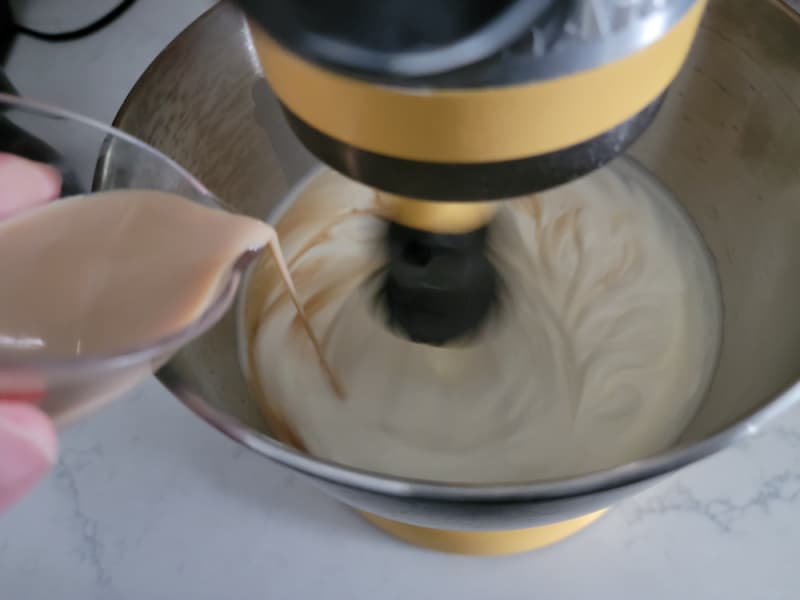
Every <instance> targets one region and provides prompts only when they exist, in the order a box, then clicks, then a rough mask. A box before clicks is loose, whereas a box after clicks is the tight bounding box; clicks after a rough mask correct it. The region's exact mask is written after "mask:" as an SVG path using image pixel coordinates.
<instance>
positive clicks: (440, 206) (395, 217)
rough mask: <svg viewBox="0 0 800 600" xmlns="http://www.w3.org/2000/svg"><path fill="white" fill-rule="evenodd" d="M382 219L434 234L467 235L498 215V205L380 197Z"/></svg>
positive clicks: (390, 196)
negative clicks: (496, 213)
mask: <svg viewBox="0 0 800 600" xmlns="http://www.w3.org/2000/svg"><path fill="white" fill-rule="evenodd" d="M379 198H380V200H379V206H380V210H381V213H382V216H383V217H385V218H387V219H389V220H390V221H393V222H395V223H398V224H400V225H405V226H406V227H411V228H413V229H418V230H420V231H429V232H431V233H467V232H469V231H474V230H475V229H479V228H480V227H483V226H484V225H486V224H487V223H489V221H491V220H492V217H494V214H495V212H497V203H496V202H439V201H431V200H418V199H416V198H404V197H402V196H394V195H392V194H387V193H383V192H381V193H380V196H379Z"/></svg>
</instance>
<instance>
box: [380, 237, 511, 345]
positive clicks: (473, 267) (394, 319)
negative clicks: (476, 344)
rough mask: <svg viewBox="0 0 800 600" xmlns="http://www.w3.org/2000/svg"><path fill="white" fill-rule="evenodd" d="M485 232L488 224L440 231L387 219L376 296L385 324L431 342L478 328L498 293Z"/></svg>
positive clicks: (438, 342) (464, 335) (462, 336)
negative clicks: (459, 230) (381, 277)
mask: <svg viewBox="0 0 800 600" xmlns="http://www.w3.org/2000/svg"><path fill="white" fill-rule="evenodd" d="M488 234H489V228H488V226H484V227H481V228H479V229H475V230H473V231H469V232H466V233H457V234H443V233H432V232H429V231H422V230H419V229H414V228H411V227H407V226H405V225H400V224H398V223H389V225H388V228H387V233H386V238H385V240H386V245H387V254H388V264H387V267H386V272H385V275H384V281H383V283H382V286H381V289H380V293H379V297H378V299H379V302H380V303H382V305H383V308H384V310H385V314H386V316H387V320H388V323H389V325H390V326H391V327H392V328H393V329H395V330H397V331H399V332H400V333H401V334H402V335H404V336H406V337H408V338H409V339H411V340H412V341H415V342H419V343H424V344H430V345H434V346H441V345H444V344H446V343H448V342H452V341H456V340H462V339H465V338H469V337H471V336H474V335H475V334H477V332H478V331H479V330H480V328H481V326H482V325H483V324H484V323H485V322H486V320H487V318H488V317H489V315H490V313H491V311H492V309H493V307H495V306H496V303H497V299H498V287H499V279H498V275H497V272H496V270H495V268H494V266H493V265H492V263H491V260H490V258H489V253H488V251H487V241H488Z"/></svg>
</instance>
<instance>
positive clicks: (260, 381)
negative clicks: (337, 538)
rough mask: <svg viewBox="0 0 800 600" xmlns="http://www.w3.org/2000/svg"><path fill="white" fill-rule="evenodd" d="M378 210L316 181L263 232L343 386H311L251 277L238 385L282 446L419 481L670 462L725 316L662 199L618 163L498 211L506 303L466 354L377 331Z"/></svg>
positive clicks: (339, 184)
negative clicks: (247, 381) (340, 390)
mask: <svg viewBox="0 0 800 600" xmlns="http://www.w3.org/2000/svg"><path fill="white" fill-rule="evenodd" d="M381 210H382V207H381V205H380V201H379V199H378V198H377V197H376V194H375V193H374V191H373V190H371V189H369V188H367V187H364V186H362V185H360V184H358V183H356V182H353V181H351V180H348V179H346V178H345V177H343V176H341V175H339V174H337V173H334V172H332V171H330V170H320V171H317V172H315V173H314V174H313V175H312V176H311V177H310V178H308V179H306V180H305V181H304V182H303V183H302V184H301V185H300V186H298V188H297V189H296V190H295V191H294V193H293V194H292V196H291V197H290V198H289V199H288V201H287V203H286V205H285V206H284V207H283V211H282V214H280V215H278V217H277V219H276V222H275V226H276V229H277V231H278V234H279V237H280V240H281V245H282V248H283V252H284V255H285V256H286V259H287V262H288V264H289V266H290V269H291V272H292V275H293V278H294V281H295V284H296V287H297V290H298V292H299V294H300V296H301V299H302V302H303V304H304V306H305V309H306V311H307V313H308V317H309V318H310V320H311V324H312V327H313V329H314V330H315V331H316V332H317V334H318V336H320V337H321V339H322V345H323V348H324V352H325V355H326V357H327V359H328V361H329V362H330V364H331V366H332V368H333V370H334V372H335V373H336V374H337V376H338V378H339V379H340V381H341V382H342V384H343V386H344V388H345V392H346V399H344V400H341V399H339V398H337V397H336V395H335V394H334V392H333V391H332V390H331V388H330V385H329V384H328V382H327V380H326V379H325V377H324V376H323V374H322V373H321V371H320V370H319V369H318V368H317V364H318V363H317V361H316V358H315V356H314V354H313V348H312V347H311V344H310V342H309V340H308V339H307V337H306V336H305V335H304V333H303V329H302V327H301V326H300V324H299V321H298V318H297V315H296V312H295V310H294V308H293V306H292V304H291V302H290V301H289V298H288V296H287V293H286V290H285V287H284V286H283V285H282V283H281V281H280V279H279V275H278V273H277V270H276V269H275V268H274V267H273V266H272V265H271V264H270V263H262V264H261V265H259V267H258V269H257V270H256V271H255V272H254V273H252V275H251V279H250V281H251V283H250V287H249V293H248V297H247V302H246V307H245V312H244V323H245V330H244V338H245V339H246V340H247V344H248V350H249V351H248V352H246V353H245V354H246V356H247V359H246V360H247V363H248V364H247V365H246V367H247V368H246V370H247V371H248V373H249V375H250V377H251V380H252V381H253V383H254V386H255V387H256V388H257V390H258V392H259V396H260V398H261V402H262V407H263V408H264V414H265V416H266V417H267V420H268V421H270V423H271V424H272V425H273V427H274V429H275V430H276V431H278V432H283V434H282V437H283V441H287V442H289V443H293V444H295V445H296V446H299V447H301V448H303V449H305V450H307V451H308V452H310V453H312V454H314V455H317V456H320V457H323V458H326V459H329V460H333V461H336V462H340V463H343V464H346V465H349V466H353V467H358V468H362V469H367V470H371V471H377V472H381V473H386V474H392V475H399V476H405V477H412V478H416V479H426V480H435V481H443V482H462V483H500V482H506V483H508V482H532V481H537V480H545V479H554V478H563V477H570V476H575V475H579V474H585V473H589V472H593V471H597V470H601V469H605V468H609V467H613V466H616V465H620V464H623V463H626V462H629V461H631V460H636V459H640V458H643V457H645V456H648V455H650V454H652V453H654V452H657V451H659V450H662V449H664V448H665V447H667V446H669V445H670V444H671V443H673V442H674V441H675V440H676V438H677V437H678V436H679V435H680V433H681V432H682V430H683V429H684V428H685V426H686V424H687V423H688V421H689V420H690V419H691V417H692V415H693V414H694V413H695V411H696V409H697V407H698V404H699V402H700V401H701V399H702V396H703V393H704V392H705V390H706V388H707V386H708V383H709V379H710V376H711V373H712V371H713V367H714V365H715V361H716V355H717V349H718V345H719V335H720V319H721V310H720V303H719V294H718V290H717V285H716V277H715V273H714V270H713V266H712V264H711V261H710V258H709V256H708V254H707V252H706V251H705V248H704V245H703V243H702V241H701V240H700V239H699V237H698V234H697V232H696V230H695V229H694V227H693V226H692V225H691V223H690V222H689V221H688V219H687V217H686V216H685V215H684V214H683V212H682V211H681V210H680V209H679V208H678V207H677V206H675V205H674V203H673V201H672V199H671V197H670V196H669V195H668V194H667V193H666V192H665V191H664V190H663V189H662V188H661V187H660V186H659V185H658V184H657V183H655V182H654V181H653V180H652V179H651V178H650V176H649V175H648V174H647V173H646V172H644V171H643V170H641V169H640V168H639V167H638V166H636V165H635V164H633V163H631V162H629V161H626V160H620V161H617V162H616V163H615V164H614V166H613V167H612V168H605V169H602V170H600V171H597V172H595V173H593V174H592V175H589V176H588V177H584V178H582V179H580V180H578V181H575V182H573V183H570V184H568V185H565V186H562V187H560V188H557V189H554V190H551V191H548V192H545V193H542V194H539V195H535V196H529V197H523V198H519V199H517V200H514V201H510V202H506V203H504V204H503V205H502V208H501V209H500V211H499V213H498V217H497V222H496V223H495V226H494V229H493V232H492V237H491V239H490V248H491V255H492V260H493V261H494V263H495V265H496V267H497V269H498V272H499V274H500V277H501V279H502V281H503V290H504V291H503V294H502V298H501V300H500V305H499V308H498V310H497V311H496V314H494V315H493V316H492V317H491V319H490V321H489V322H488V323H487V325H486V326H485V327H484V328H483V330H482V331H481V333H480V335H479V336H478V337H477V339H474V340H471V341H469V342H467V343H463V344H460V345H454V346H450V347H444V348H437V347H431V346H426V345H420V344H414V343H412V342H410V341H408V340H406V339H404V338H402V337H399V336H397V335H395V334H394V333H393V332H391V331H389V330H387V328H386V326H385V324H384V320H383V318H382V317H381V316H380V315H377V314H376V311H377V310H379V308H377V307H376V304H375V302H374V297H375V292H376V281H377V277H376V272H377V271H378V270H379V269H380V267H381V265H382V263H383V260H384V259H383V255H382V252H381V246H380V238H381V235H382V232H383V223H382V221H381V219H380V218H379V215H380V214H381Z"/></svg>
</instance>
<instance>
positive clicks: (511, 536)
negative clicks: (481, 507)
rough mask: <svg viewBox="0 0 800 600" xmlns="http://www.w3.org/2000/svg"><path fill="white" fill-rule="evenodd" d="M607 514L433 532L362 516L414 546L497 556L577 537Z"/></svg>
mask: <svg viewBox="0 0 800 600" xmlns="http://www.w3.org/2000/svg"><path fill="white" fill-rule="evenodd" d="M605 512H606V509H603V510H598V511H597V512H593V513H589V514H588V515H583V516H581V517H576V518H574V519H568V520H566V521H559V522H558V523H550V524H549V525H540V526H538V527H530V528H528V529H511V530H506V531H453V530H449V529H432V528H430V527H420V526H419V525H409V524H408V523H401V522H399V521H392V520H391V519H385V518H384V517H379V516H377V515H373V514H371V513H366V512H362V513H361V516H363V517H364V518H365V519H366V520H367V521H369V522H370V523H372V524H373V525H375V526H376V527H379V528H380V529H382V530H383V531H385V532H386V533H388V534H389V535H392V536H394V537H396V538H399V539H401V540H403V541H404V542H408V543H410V544H414V545H415V546H421V547H423V548H429V549H431V550H438V551H439V552H451V553H454V554H469V555H473V556H497V555H501V554H516V553H518V552H527V551H529V550H536V549H538V548H543V547H544V546H549V545H550V544H553V543H555V542H558V541H561V540H563V539H565V538H568V537H569V536H571V535H573V534H575V533H577V532H578V531H580V530H581V529H583V528H584V527H586V526H587V525H590V524H591V523H593V522H594V521H596V520H597V519H598V518H600V517H601V516H602V515H603V514H604V513H605Z"/></svg>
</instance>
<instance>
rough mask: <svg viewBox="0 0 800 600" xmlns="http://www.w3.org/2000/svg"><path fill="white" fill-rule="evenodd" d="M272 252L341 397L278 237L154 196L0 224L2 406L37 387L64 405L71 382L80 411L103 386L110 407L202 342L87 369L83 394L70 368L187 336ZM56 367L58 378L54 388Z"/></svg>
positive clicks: (112, 197) (90, 199)
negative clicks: (250, 263)
mask: <svg viewBox="0 0 800 600" xmlns="http://www.w3.org/2000/svg"><path fill="white" fill-rule="evenodd" d="M266 247H269V250H270V253H271V255H272V257H273V259H274V260H275V264H276V265H277V267H278V270H279V272H280V276H281V279H282V280H283V283H284V285H285V286H286V288H287V291H288V292H289V296H290V297H291V300H292V303H293V305H294V307H295V309H296V310H297V315H298V317H299V320H300V322H301V324H302V326H303V329H304V331H305V333H306V334H307V335H308V337H309V339H310V341H311V343H312V346H313V348H314V351H315V353H316V355H317V357H318V361H319V364H320V367H321V369H322V371H323V373H324V375H325V377H326V378H327V380H328V381H329V382H330V385H331V388H332V390H333V392H334V393H335V394H336V396H337V397H340V398H341V397H343V392H342V387H341V385H340V383H339V381H338V380H337V378H336V377H335V375H334V373H333V371H332V370H331V368H330V366H329V364H328V362H327V360H326V359H325V357H324V356H323V353H322V348H321V345H320V344H319V341H318V339H317V337H316V336H315V334H314V332H313V330H312V328H311V324H310V322H309V320H308V318H307V316H306V312H305V310H304V308H303V305H302V302H301V301H300V299H299V298H298V296H297V291H296V288H295V286H294V282H293V281H292V277H291V274H290V273H289V270H288V268H287V266H286V262H285V261H284V258H283V254H282V252H281V249H280V244H279V241H278V237H277V233H276V232H275V230H274V229H273V228H272V227H270V226H269V225H267V224H266V223H264V222H262V221H259V220H256V219H252V218H249V217H244V216H241V215H233V214H230V213H226V212H223V211H220V210H214V209H211V208H206V207H203V206H201V205H199V204H197V203H193V202H191V201H189V200H186V199H184V198H182V197H180V196H176V195H173V194H168V193H164V192H156V191H148V190H117V191H110V192H101V193H96V194H90V195H86V196H78V197H72V198H65V199H62V200H59V201H57V202H54V203H51V204H49V205H47V206H44V207H40V208H38V209H34V210H31V211H28V212H25V213H23V214H21V215H18V216H15V217H12V218H10V219H8V220H5V221H2V222H0V281H2V282H4V285H2V286H0V397H2V396H4V395H5V396H8V397H16V396H17V395H19V394H20V393H21V392H25V391H27V390H26V389H22V388H27V387H29V386H32V385H33V386H34V387H36V388H37V389H39V390H41V393H42V395H44V396H47V395H48V394H56V395H57V394H59V393H60V392H59V391H57V390H58V389H59V386H60V387H64V386H65V384H64V381H63V380H64V379H67V380H68V381H69V383H68V385H67V386H66V387H68V388H69V390H70V391H69V396H70V399H72V398H73V396H74V397H75V398H77V399H80V398H81V396H82V395H84V394H92V393H96V392H97V389H98V381H100V380H104V379H103V378H105V380H104V381H105V383H106V387H105V388H103V389H104V390H105V392H106V395H107V396H108V395H112V392H111V391H110V390H113V395H118V394H119V393H121V391H124V389H127V388H129V387H132V385H133V384H134V383H136V382H137V381H138V380H140V379H141V378H142V377H143V376H145V375H146V374H148V373H150V372H151V371H152V370H153V369H156V368H158V367H159V366H160V364H163V362H164V361H166V359H167V358H169V355H170V354H171V353H172V352H174V351H176V350H177V349H178V346H179V345H180V344H184V343H187V342H188V341H190V339H191V338H192V337H194V335H198V334H199V333H202V330H198V331H196V332H194V333H193V334H192V335H187V337H185V339H184V338H182V339H181V340H180V344H178V345H176V344H175V343H174V342H173V343H172V345H167V346H168V347H165V354H164V355H157V356H155V357H153V356H151V355H148V357H146V358H143V359H142V362H143V364H142V365H139V368H137V369H135V373H133V372H132V370H131V369H128V370H124V369H121V370H119V371H118V372H111V373H110V372H108V371H113V368H111V367H109V369H108V371H106V372H102V373H101V372H100V371H98V370H97V369H90V370H89V371H87V374H86V375H85V376H83V377H84V379H83V380H81V381H79V382H78V384H76V383H75V382H76V380H77V379H76V378H78V377H79V375H76V373H79V372H80V368H75V369H70V368H69V366H70V365H71V364H77V363H71V362H70V361H71V360H74V359H94V358H97V359H103V358H108V357H119V356H126V355H131V354H134V353H137V352H140V351H142V350H146V349H147V348H154V347H158V346H160V345H163V344H165V340H169V339H171V337H172V336H176V335H178V336H179V334H180V333H181V332H186V331H188V330H189V329H191V328H192V325H194V324H195V323H196V322H197V321H198V320H202V319H203V318H204V317H205V316H206V311H208V310H209V308H210V307H211V306H212V305H214V303H215V302H216V301H218V300H219V298H220V297H221V294H222V292H223V291H224V289H225V287H226V285H228V284H230V281H231V277H232V268H233V265H234V264H235V263H236V261H237V260H238V259H239V258H240V257H241V256H242V255H244V254H246V253H248V252H251V251H254V250H261V249H265V248H266ZM211 324H212V323H209V326H210V325H211ZM179 337H180V336H179ZM90 362H91V361H90ZM4 363H5V364H4ZM53 364H58V365H59V366H60V368H61V370H60V371H59V373H60V375H59V377H60V380H59V381H54V379H53V376H52V369H51V367H52V365H53ZM82 364H86V361H84V362H83V363H82ZM65 365H66V366H67V369H66V371H67V372H69V373H70V374H69V375H67V376H66V377H65V376H64V375H63V373H64V369H63V367H64V366H65ZM123 371H124V372H123ZM23 372H24V374H25V377H24V378H21V377H20V376H19V374H20V373H23ZM123 381H124V385H123V383H122V382H123ZM31 382H33V383H31ZM100 387H102V386H100ZM76 388H77V391H76ZM23 395H24V394H23ZM109 399H110V398H109ZM46 403H47V400H45V404H46ZM63 404H64V402H61V403H60V404H59V406H62V405H63ZM44 408H45V410H47V406H46V405H45V406H44ZM59 410H61V409H59ZM65 410H67V409H66V408H65Z"/></svg>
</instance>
